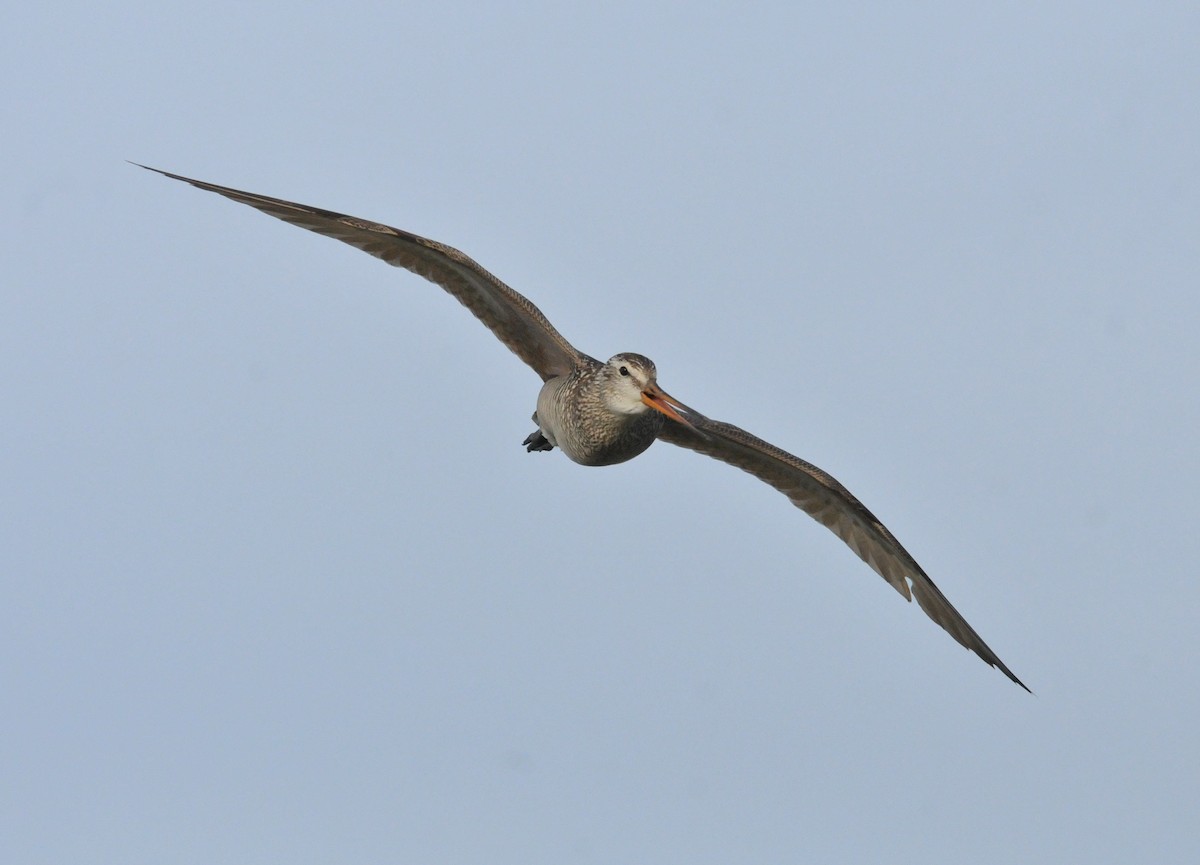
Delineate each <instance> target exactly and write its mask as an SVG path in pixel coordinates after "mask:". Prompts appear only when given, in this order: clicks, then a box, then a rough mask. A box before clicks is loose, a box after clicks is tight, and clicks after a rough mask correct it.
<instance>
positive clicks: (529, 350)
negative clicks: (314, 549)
mask: <svg viewBox="0 0 1200 865" xmlns="http://www.w3.org/2000/svg"><path fill="white" fill-rule="evenodd" d="M142 167H143V168H146V167H147V166H142ZM149 170H151V171H158V173H160V174H164V175H166V176H167V177H170V178H173V179H175V180H181V181H183V182H185V183H190V184H191V185H193V186H196V187H198V188H200V189H206V190H208V191H210V192H216V193H218V194H219V195H223V196H225V197H226V198H230V199H232V200H234V201H238V202H241V203H242V204H248V205H250V206H251V207H254V208H257V209H258V210H261V211H263V212H264V213H267V214H270V215H271V216H274V217H276V218H278V219H282V220H284V221H285V222H290V223H292V224H293V225H298V226H300V227H301V228H307V229H308V230H310V231H315V232H317V233H318V234H324V235H325V236H327V237H332V238H334V239H336V240H340V241H342V242H344V243H348V244H350V245H351V246H354V247H357V248H358V249H361V250H363V251H364V252H368V253H370V254H371V255H374V256H375V257H376V258H381V259H383V260H384V261H386V262H387V263H388V264H392V265H395V266H396V267H403V268H405V269H407V270H410V271H412V272H413V273H415V274H418V275H419V276H423V277H425V278H426V279H428V280H430V281H431V282H434V283H436V284H437V285H440V286H441V287H442V288H444V289H445V290H446V291H448V292H449V293H450V294H452V295H453V296H454V297H456V298H457V299H458V300H459V301H460V302H461V303H462V304H463V305H464V306H466V307H467V308H468V309H469V310H471V312H472V313H474V315H475V316H476V317H477V318H478V319H479V320H480V321H482V322H483V323H484V324H485V325H486V326H487V327H488V328H490V329H491V330H492V332H493V333H495V334H496V336H497V337H499V339H500V341H501V342H503V343H504V344H505V345H506V346H508V347H509V349H511V350H512V351H513V352H514V353H515V354H516V355H517V356H518V357H520V358H521V360H523V361H525V363H527V364H528V365H529V366H530V367H532V368H533V369H534V371H536V372H537V373H538V375H540V376H541V377H542V381H543V385H542V390H541V392H540V393H539V394H538V402H537V412H536V413H535V414H534V421H535V423H536V424H537V426H538V428H537V429H536V430H535V431H534V432H533V433H532V434H531V435H530V436H529V438H527V439H526V440H525V445H526V447H527V448H528V449H529V450H531V451H535V450H551V449H552V448H554V447H559V448H560V449H562V451H563V452H564V453H565V454H566V455H567V456H568V457H570V458H571V459H572V460H574V461H575V462H577V463H581V464H583V465H593V466H603V465H612V464H614V463H620V462H624V461H626V460H629V459H632V458H633V457H635V456H637V455H638V454H640V453H642V452H643V451H645V450H646V449H647V448H648V447H650V445H651V444H653V443H654V442H655V440H657V439H662V440H663V441H667V442H670V443H671V444H674V445H678V446H680V447H684V448H689V449H691V450H694V451H697V452H699V453H702V454H706V455H708V456H711V457H714V458H715V459H718V460H721V461H723V462H726V463H729V464H730V465H733V466H736V467H738V468H740V469H743V470H744V471H747V472H749V473H750V474H752V475H754V476H755V477H756V478H758V479H759V480H762V481H764V482H766V483H767V484H770V485H771V486H772V487H774V488H775V489H777V490H779V491H780V492H781V493H783V494H784V495H785V496H787V497H788V499H789V500H790V501H791V502H792V503H793V504H794V505H796V507H798V508H800V509H801V510H803V511H804V512H805V513H807V514H809V516H811V517H813V518H814V519H816V520H817V521H818V522H820V523H821V524H822V525H824V526H826V527H828V528H829V529H830V530H831V531H832V532H833V533H834V534H836V535H837V536H838V537H839V538H841V539H842V540H843V541H844V542H845V543H846V545H847V546H849V547H850V549H851V550H853V551H854V552H855V553H856V554H858V556H859V557H860V558H861V559H862V560H863V561H865V562H866V563H867V564H868V565H870V566H871V567H872V568H873V569H874V570H875V572H876V573H878V574H879V575H880V576H882V577H883V578H884V579H885V580H886V581H887V582H888V583H889V584H891V586H892V587H893V588H895V589H896V591H898V592H899V593H900V594H901V595H903V596H904V597H905V598H906V599H908V600H912V598H913V597H915V598H916V599H917V603H918V604H920V606H921V609H923V610H924V611H925V612H926V613H927V614H928V615H929V617H930V618H931V619H933V621H935V622H937V623H938V624H939V625H941V626H942V627H943V628H945V629H946V631H947V632H948V633H949V634H950V636H952V637H954V639H955V640H957V641H958V642H959V643H961V644H962V645H963V646H965V647H966V648H968V649H970V650H971V651H973V652H975V653H976V654H977V655H979V657H981V658H982V659H983V660H984V661H986V662H987V663H988V664H990V665H992V666H994V667H998V668H999V669H1000V670H1001V671H1002V672H1003V673H1004V674H1005V675H1006V676H1008V677H1009V678H1010V679H1012V681H1014V682H1016V683H1017V684H1018V685H1020V686H1021V687H1022V688H1025V690H1029V689H1028V688H1026V687H1025V684H1024V683H1023V682H1021V680H1020V679H1018V678H1017V677H1016V676H1015V675H1014V674H1013V672H1012V671H1011V670H1009V669H1008V667H1007V666H1005V664H1004V662H1003V661H1001V660H1000V659H999V658H998V657H997V656H996V654H995V652H993V651H992V650H991V649H990V648H988V646H987V644H986V643H985V642H984V641H983V639H982V638H980V636H979V634H977V633H976V632H975V630H974V629H973V628H972V627H971V626H970V625H969V624H967V621H966V619H964V618H963V617H962V615H961V614H960V613H959V612H958V610H956V609H955V608H954V607H953V605H951V603H950V602H949V601H948V600H947V599H946V596H945V595H943V594H942V593H941V591H940V590H939V589H938V587H937V586H936V585H934V583H933V581H932V580H931V579H929V576H928V575H927V574H926V573H925V572H924V571H923V570H922V569H921V567H920V565H918V564H917V562H916V560H915V559H913V557H912V556H911V555H909V553H908V551H907V550H905V549H904V547H903V546H902V545H901V544H900V542H899V541H898V540H896V538H895V536H894V535H892V533H891V532H890V531H888V529H887V527H886V526H884V525H883V523H881V522H880V521H879V519H878V518H876V517H875V515H874V514H872V513H871V512H870V511H869V510H867V508H866V507H865V506H864V505H863V504H862V502H860V501H859V500H858V499H857V498H855V497H854V496H853V495H851V493H850V491H849V490H847V489H846V488H845V487H843V486H842V485H841V484H840V483H838V482H837V481H836V480H835V479H834V478H833V477H832V476H831V475H829V474H828V473H826V472H824V471H822V470H821V469H819V468H817V467H816V466H814V465H811V464H810V463H807V462H805V461H804V460H802V459H800V458H799V457H795V456H793V455H792V454H789V453H787V452H786V451H783V450H780V449H779V448H777V447H775V446H774V445H772V444H769V443H767V442H765V441H763V440H762V439H759V438H756V437H755V436H752V435H751V434H750V433H748V432H746V431H745V430H742V429H739V428H738V427H736V426H733V425H732V424H727V423H723V422H721V421H715V420H711V419H709V418H707V417H705V416H704V415H702V414H700V413H699V412H697V411H695V410H694V409H691V408H688V407H687V406H685V405H684V404H683V403H681V402H679V401H678V400H676V399H674V398H673V397H671V396H670V395H668V394H667V393H666V392H664V391H663V390H662V388H660V387H659V386H658V382H657V371H656V370H655V368H654V364H653V363H652V362H651V361H650V360H649V359H648V358H646V357H643V356H642V355H639V354H632V353H625V354H618V355H616V356H614V357H612V358H610V359H609V360H608V361H607V362H605V363H601V362H600V361H598V360H596V359H595V358H593V357H591V356H589V355H587V354H584V353H583V352H581V351H579V350H578V349H576V348H575V347H574V346H572V345H571V344H570V343H569V342H567V341H566V340H565V339H564V338H563V337H562V335H561V334H560V333H559V332H558V331H557V330H555V329H554V327H553V326H552V325H551V324H550V322H549V321H547V320H546V317H545V316H544V315H542V313H541V311H540V310H539V309H538V308H537V307H536V306H534V305H533V304H532V303H530V302H529V300H528V299H526V298H525V297H524V296H522V295H521V294H518V293H517V292H516V291H514V290H513V289H511V288H509V287H508V286H507V285H505V284H504V283H503V282H501V281H500V280H498V279H497V278H496V277H494V276H492V274H490V273H488V271H486V270H485V269H484V268H482V267H480V266H479V265H478V264H477V263H476V262H474V261H473V260H471V259H470V258H468V257H467V256H466V255H464V254H463V253H461V252H459V251H458V250H457V249H454V248H452V247H449V246H445V245H444V244H441V243H437V242H436V241H433V240H428V239H426V238H424V237H419V236H418V235H415V234H411V233H409V232H407V231H401V230H400V229H397V228H391V227H389V226H387V225H380V224H379V223H376V222H371V221H369V220H364V219H358V218H357V217H353V216H346V215H345V214H341V213H334V212H333V211H329V210H321V209H319V208H315V207H308V206H306V205H303V204H296V203H294V202H291V201H283V200H282V199H278V198H269V197H267V196H263V195H255V194H253V193H249V192H240V191H238V190H236V189H229V188H227V187H224V186H216V185H214V184H211V183H205V182H203V181H200V180H192V179H191V178H187V177H181V176H179V175H177V174H170V173H168V172H165V171H159V170H158V169H155V168H151V169H149Z"/></svg>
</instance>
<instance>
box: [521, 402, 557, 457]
mask: <svg viewBox="0 0 1200 865" xmlns="http://www.w3.org/2000/svg"><path fill="white" fill-rule="evenodd" d="M533 422H534V423H538V416H537V412H534V413H533ZM521 444H523V445H525V451H526V452H527V453H533V452H534V451H552V450H554V445H553V444H551V442H550V439H548V438H546V436H545V435H543V434H542V427H541V425H540V424H539V425H538V428H537V429H535V430H534V431H533V432H531V433H530V434H529V435H528V436H526V438H525V441H523V442H521Z"/></svg>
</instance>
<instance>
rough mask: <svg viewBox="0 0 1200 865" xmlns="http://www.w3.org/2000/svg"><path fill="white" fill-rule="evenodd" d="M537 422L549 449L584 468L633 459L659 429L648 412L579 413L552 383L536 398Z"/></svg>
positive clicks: (642, 450) (659, 423)
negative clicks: (551, 446) (552, 448)
mask: <svg viewBox="0 0 1200 865" xmlns="http://www.w3.org/2000/svg"><path fill="white" fill-rule="evenodd" d="M537 422H538V426H539V427H540V428H541V431H542V435H544V436H545V437H546V438H547V440H549V442H550V443H551V444H552V445H554V446H556V447H557V448H559V450H561V451H562V452H563V453H564V454H566V455H567V457H568V458H569V459H570V460H571V461H572V462H576V463H579V464H580V465H584V466H611V465H616V464H617V463H623V462H625V461H626V460H631V459H633V458H634V457H635V456H637V455H638V454H640V453H642V452H644V451H645V450H646V448H648V447H650V445H652V444H654V439H655V438H656V436H657V435H658V430H659V428H660V427H661V425H662V424H661V420H660V418H659V416H658V415H657V414H656V413H654V412H650V411H647V412H645V413H642V414H637V415H626V416H613V415H609V414H602V413H590V412H586V411H582V410H580V408H579V406H578V405H577V404H574V403H573V402H572V401H571V400H569V399H564V394H563V393H562V389H561V385H560V383H559V382H558V381H556V380H553V379H552V380H551V381H549V382H547V383H546V385H545V386H544V387H543V388H542V392H541V393H540V394H538V405H537Z"/></svg>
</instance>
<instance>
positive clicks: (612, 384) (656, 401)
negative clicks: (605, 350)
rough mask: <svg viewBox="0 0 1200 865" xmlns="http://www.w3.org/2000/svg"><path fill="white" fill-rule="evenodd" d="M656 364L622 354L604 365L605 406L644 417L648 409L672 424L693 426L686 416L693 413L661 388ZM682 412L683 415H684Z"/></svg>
mask: <svg viewBox="0 0 1200 865" xmlns="http://www.w3.org/2000/svg"><path fill="white" fill-rule="evenodd" d="M657 375H658V370H656V369H655V368H654V361H652V360H650V358H648V357H645V356H644V355H640V354H634V353H633V352H622V353H621V354H616V355H613V356H612V357H610V358H609V359H608V363H606V364H605V365H604V378H605V381H606V383H607V385H608V386H607V387H605V388H604V402H605V404H606V405H607V407H608V409H609V410H610V411H613V412H616V413H618V414H641V413H642V412H644V411H646V409H647V408H652V409H654V410H655V411H657V412H661V413H662V414H664V415H666V416H667V417H669V418H671V420H674V421H678V422H679V423H681V424H686V425H687V426H691V425H692V424H691V423H690V422H689V421H688V419H687V417H686V415H687V414H689V413H692V410H691V409H690V408H688V407H687V406H686V405H684V404H683V403H681V402H680V401H679V400H677V399H675V397H673V396H671V395H670V394H668V393H667V392H666V391H665V390H663V389H662V388H661V387H659V386H658V382H657V381H656V378H657ZM681 412H682V414H681Z"/></svg>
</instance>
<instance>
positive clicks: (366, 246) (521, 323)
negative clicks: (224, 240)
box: [134, 163, 586, 381]
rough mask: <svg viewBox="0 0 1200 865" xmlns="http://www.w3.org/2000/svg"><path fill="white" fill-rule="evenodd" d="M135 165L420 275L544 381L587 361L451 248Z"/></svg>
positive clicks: (525, 302)
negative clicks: (455, 299) (205, 190)
mask: <svg viewBox="0 0 1200 865" xmlns="http://www.w3.org/2000/svg"><path fill="white" fill-rule="evenodd" d="M134 164H135V165H137V163H134ZM138 167H139V168H145V169H147V170H149V171H155V172H158V173H159V174H162V175H164V176H166V177H170V178H172V179H174V180H182V181H183V182H184V183H190V184H191V185H192V186H195V187H197V188H199V189H207V190H208V191H209V192H215V193H217V194H218V195H224V196H225V197H226V198H230V199H232V200H234V201H238V202H241V203H242V204H248V205H250V206H251V207H253V208H256V209H258V210H261V211H262V212H263V213H267V214H270V215H271V216H274V217H276V218H277V219H282V220H283V221H284V222H290V223H291V224H292V225H298V226H300V227H301V228H307V229H308V230H309V231H315V232H317V233H318V234H323V235H325V236H326V237H332V238H334V239H335V240H340V241H342V242H343V243H348V244H350V245H351V246H354V247H357V248H358V249H361V250H362V251H363V252H367V253H370V254H371V255H373V256H375V257H376V258H381V259H383V260H384V261H386V262H387V263H388V264H391V265H394V266H395V267H403V268H404V269H406V270H410V271H412V272H413V273H415V274H417V275H418V276H423V277H425V278H426V279H428V280H429V281H430V282H433V283H436V284H437V285H440V286H441V287H442V288H444V289H446V291H448V292H449V293H450V294H452V295H454V296H455V297H456V298H458V300H459V301H460V302H461V303H462V304H463V306H465V307H466V308H467V309H469V310H471V312H473V313H474V314H475V317H476V318H478V319H479V320H480V321H482V322H483V323H484V324H485V325H487V326H488V327H489V328H490V329H491V331H492V333H494V334H496V336H497V337H498V338H499V339H500V341H501V342H502V343H504V344H505V345H506V346H508V347H509V348H510V349H511V350H512V351H513V353H514V354H516V355H517V357H519V358H521V360H523V361H525V363H527V364H529V365H530V366H531V367H533V369H534V370H535V371H536V372H537V373H538V375H540V376H541V377H542V380H543V381H546V380H548V379H551V378H553V377H555V376H559V375H567V374H568V373H570V372H571V370H573V369H574V368H575V366H576V365H577V364H578V363H579V361H580V360H581V359H582V358H584V357H586V356H585V355H583V354H582V353H581V352H579V351H578V350H577V349H575V347H574V346H572V345H571V344H570V343H569V342H567V341H566V340H565V339H564V338H563V337H562V334H560V333H559V332H558V331H557V330H555V329H554V326H553V325H551V324H550V322H549V321H547V319H546V316H544V315H543V314H542V311H541V310H540V309H538V308H537V307H536V306H534V305H533V304H532V303H530V302H529V299H528V298H526V297H525V296H524V295H521V294H519V293H517V292H516V291H513V290H512V289H511V288H509V287H508V286H507V285H505V284H504V283H503V282H501V281H500V280H498V279H497V278H496V277H494V276H492V275H491V274H490V273H488V272H487V271H486V270H484V269H483V268H482V267H480V266H479V265H478V264H476V263H475V262H474V261H473V260H472V259H471V258H469V257H468V256H466V255H464V254H463V253H461V252H459V251H458V250H457V249H454V248H453V247H449V246H446V245H445V244H441V243H438V242H437V241H436V240H429V239H427V238H424V237H419V236H418V235H415V234H410V233H409V232H407V231H401V230H400V229H398V228H391V227H389V226H387V225H380V224H379V223H377V222H371V221H369V220H366V219H359V218H358V217H356V216H346V215H345V214H343V213H334V212H333V211H331V210H321V209H320V208H317V207H309V206H307V205H304V204H296V203H295V202H292V201H284V200H282V199H279V198H268V197H267V196H265V195H255V194H254V193H251V192H241V191H239V190H237V189H229V188H228V187H225V186H217V185H216V184H213V183H205V182H204V181H202V180H193V179H191V178H190V177H181V176H180V175H178V174H171V173H170V172H167V171H161V170H159V169H157V168H150V167H149V166H147V165H139V166H138Z"/></svg>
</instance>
